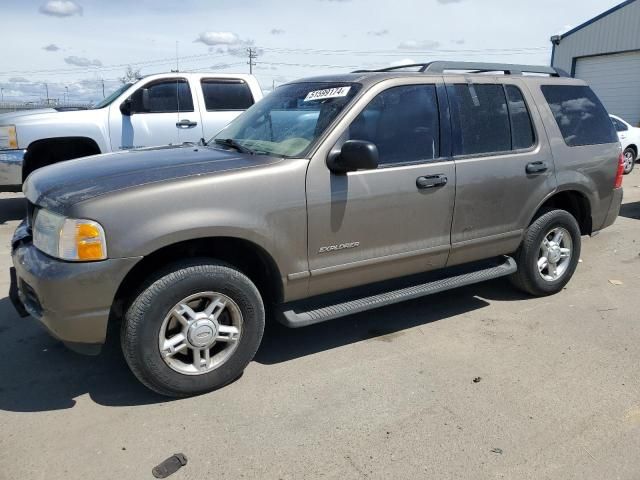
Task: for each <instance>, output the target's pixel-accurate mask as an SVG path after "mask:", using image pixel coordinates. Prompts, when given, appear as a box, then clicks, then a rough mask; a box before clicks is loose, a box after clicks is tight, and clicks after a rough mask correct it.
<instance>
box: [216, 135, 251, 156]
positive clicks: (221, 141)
mask: <svg viewBox="0 0 640 480" xmlns="http://www.w3.org/2000/svg"><path fill="white" fill-rule="evenodd" d="M214 142H215V143H216V144H217V145H224V146H225V147H231V148H235V149H236V150H237V151H239V152H240V153H248V154H249V155H254V154H255V152H254V151H253V150H251V149H250V148H247V147H245V146H244V145H242V144H240V143H238V142H236V141H235V140H234V139H233V138H216V139H215V140H214Z"/></svg>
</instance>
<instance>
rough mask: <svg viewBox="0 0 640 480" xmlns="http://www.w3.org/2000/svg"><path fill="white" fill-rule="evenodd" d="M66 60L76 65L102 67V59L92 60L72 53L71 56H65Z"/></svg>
mask: <svg viewBox="0 0 640 480" xmlns="http://www.w3.org/2000/svg"><path fill="white" fill-rule="evenodd" d="M64 61H65V62H66V63H68V64H69V65H75V66H76V67H101V66H102V62H101V61H100V60H95V59H94V60H90V59H88V58H85V57H76V56H75V55H72V56H70V57H65V59H64Z"/></svg>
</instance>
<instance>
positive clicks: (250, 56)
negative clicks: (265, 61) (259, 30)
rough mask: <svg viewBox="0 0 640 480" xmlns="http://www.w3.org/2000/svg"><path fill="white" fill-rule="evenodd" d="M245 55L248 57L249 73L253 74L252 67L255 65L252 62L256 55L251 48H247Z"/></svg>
mask: <svg viewBox="0 0 640 480" xmlns="http://www.w3.org/2000/svg"><path fill="white" fill-rule="evenodd" d="M247 54H248V55H249V61H248V62H247V63H248V64H249V73H250V74H253V66H254V65H255V64H256V62H254V60H255V59H256V58H258V54H257V53H256V51H255V50H254V49H253V48H251V47H249V48H247Z"/></svg>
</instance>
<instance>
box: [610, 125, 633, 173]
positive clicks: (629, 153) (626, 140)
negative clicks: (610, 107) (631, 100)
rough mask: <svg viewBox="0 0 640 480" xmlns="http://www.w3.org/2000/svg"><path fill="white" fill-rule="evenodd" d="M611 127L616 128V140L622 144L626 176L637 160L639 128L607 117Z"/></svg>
mask: <svg viewBox="0 0 640 480" xmlns="http://www.w3.org/2000/svg"><path fill="white" fill-rule="evenodd" d="M609 116H610V117H611V121H612V122H613V126H614V127H616V132H618V138H619V139H620V143H621V144H622V151H623V155H624V174H625V175H627V174H629V173H631V170H633V166H634V165H635V163H636V160H637V159H638V147H639V146H640V128H636V127H634V126H633V125H630V124H628V123H627V122H625V121H624V120H623V119H621V118H620V117H616V116H615V115H609Z"/></svg>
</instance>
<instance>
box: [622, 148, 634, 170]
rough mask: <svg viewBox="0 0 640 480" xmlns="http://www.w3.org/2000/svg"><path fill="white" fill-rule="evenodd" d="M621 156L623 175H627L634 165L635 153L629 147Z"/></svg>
mask: <svg viewBox="0 0 640 480" xmlns="http://www.w3.org/2000/svg"><path fill="white" fill-rule="evenodd" d="M622 155H623V156H624V174H625V175H629V174H630V173H631V171H632V170H633V167H634V166H635V164H636V152H635V151H634V150H633V148H630V147H629V148H627V149H626V150H625V151H624V152H623V154H622Z"/></svg>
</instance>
